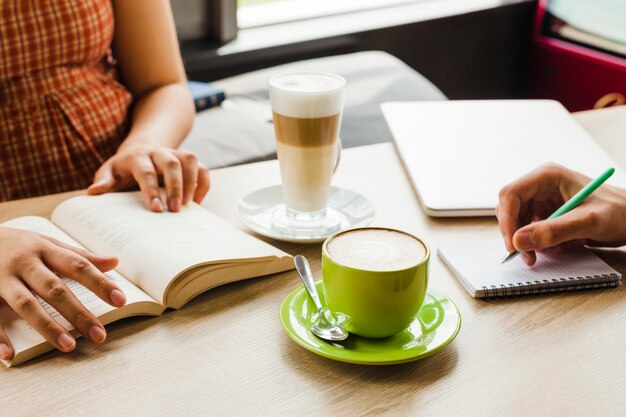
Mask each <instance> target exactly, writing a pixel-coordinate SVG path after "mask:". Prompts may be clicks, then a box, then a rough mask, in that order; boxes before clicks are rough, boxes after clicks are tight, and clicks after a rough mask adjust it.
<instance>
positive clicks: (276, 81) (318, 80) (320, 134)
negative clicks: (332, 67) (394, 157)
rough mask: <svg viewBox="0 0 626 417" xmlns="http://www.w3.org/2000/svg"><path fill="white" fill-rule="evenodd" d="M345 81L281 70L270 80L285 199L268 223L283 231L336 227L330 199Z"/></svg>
mask: <svg viewBox="0 0 626 417" xmlns="http://www.w3.org/2000/svg"><path fill="white" fill-rule="evenodd" d="M345 83H346V82H345V80H344V79H343V78H342V77H340V76H338V75H335V74H330V73H321V72H299V73H289V74H281V75H277V76H275V77H272V78H271V79H270V81H269V93H270V101H271V105H272V112H273V121H274V130H275V133H276V150H277V153H278V160H279V164H280V173H281V179H282V189H283V199H284V207H281V208H279V209H278V210H276V211H275V212H274V214H273V219H272V223H273V227H275V228H277V229H279V230H281V231H282V232H293V233H295V234H298V235H311V234H327V233H332V232H333V231H336V230H338V228H339V223H340V219H339V216H338V214H337V213H336V212H335V211H334V210H333V209H331V208H329V207H328V198H329V191H330V183H331V178H332V175H333V172H334V170H335V168H336V166H337V163H338V161H339V155H340V152H341V143H340V140H339V128H340V125H341V115H342V109H343V103H344V95H345V93H344V87H345Z"/></svg>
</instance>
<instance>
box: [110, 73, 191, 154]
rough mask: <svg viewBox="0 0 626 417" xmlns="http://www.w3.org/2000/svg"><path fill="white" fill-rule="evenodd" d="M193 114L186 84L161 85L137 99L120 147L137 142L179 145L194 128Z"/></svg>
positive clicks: (123, 148)
mask: <svg viewBox="0 0 626 417" xmlns="http://www.w3.org/2000/svg"><path fill="white" fill-rule="evenodd" d="M194 114H195V110H194V107H193V100H192V98H191V95H190V93H189V90H188V89H187V86H186V84H183V83H176V84H168V85H164V86H162V87H158V88H156V89H154V90H152V91H150V92H148V93H146V94H145V95H144V96H142V97H140V98H139V99H138V100H137V101H136V103H135V106H134V109H133V114H132V118H131V126H130V131H129V133H128V136H127V138H126V140H125V141H124V143H122V145H121V146H120V148H119V150H126V149H129V148H131V147H134V146H138V145H161V146H166V147H168V148H177V147H178V145H180V143H181V142H182V141H183V139H184V138H185V136H186V135H187V133H188V132H189V129H191V125H192V123H193V117H194ZM119 150H118V151H119Z"/></svg>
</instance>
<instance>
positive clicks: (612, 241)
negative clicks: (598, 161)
mask: <svg viewBox="0 0 626 417" xmlns="http://www.w3.org/2000/svg"><path fill="white" fill-rule="evenodd" d="M609 171H610V172H609ZM611 174H612V171H611V170H607V171H606V172H605V173H604V174H603V175H601V176H600V177H599V178H597V179H596V180H595V181H594V182H593V184H590V183H591V182H592V181H591V179H590V178H588V177H586V176H584V175H583V174H580V173H578V172H575V171H572V170H570V169H567V168H565V167H562V166H560V165H556V164H549V165H544V166H541V167H539V168H538V169H536V170H534V171H532V172H530V173H529V174H526V175H525V176H523V177H521V178H519V179H518V180H516V181H514V182H512V183H511V184H509V185H507V186H505V187H503V188H502V190H501V191H500V197H499V203H498V207H497V208H496V215H497V217H498V222H499V224H500V232H501V233H502V236H503V238H504V242H505V246H506V249H507V251H509V253H510V255H511V256H514V253H515V252H516V251H520V252H521V253H522V257H523V259H524V261H525V262H526V264H528V265H533V264H534V263H535V261H536V255H535V251H546V252H555V253H558V252H560V251H561V250H562V249H563V247H564V246H568V245H581V244H587V245H595V246H621V245H623V244H625V243H626V190H624V189H621V188H617V187H613V186H609V185H606V184H604V185H603V186H601V187H600V185H601V184H602V183H603V182H604V181H606V179H607V178H608V177H609V176H610V175H611ZM604 177H606V178H604ZM588 185H589V188H587V190H586V191H585V192H584V193H582V194H586V195H584V196H582V198H581V195H582V194H579V195H578V196H577V198H575V199H573V198H572V197H574V196H575V195H576V194H577V193H579V192H580V191H581V190H583V189H584V188H585V187H586V186H588ZM598 187H599V188H598ZM596 188H597V189H596ZM590 190H591V191H590ZM594 190H595V191H594ZM589 191H590V192H589ZM591 193H592V194H591ZM570 200H572V201H571V202H570ZM563 206H565V207H564V208H562V207H563Z"/></svg>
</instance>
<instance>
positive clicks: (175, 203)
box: [170, 197, 180, 211]
mask: <svg viewBox="0 0 626 417" xmlns="http://www.w3.org/2000/svg"><path fill="white" fill-rule="evenodd" d="M170 210H172V211H178V210H180V198H179V197H173V198H172V199H171V200H170Z"/></svg>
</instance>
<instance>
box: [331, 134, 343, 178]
mask: <svg viewBox="0 0 626 417" xmlns="http://www.w3.org/2000/svg"><path fill="white" fill-rule="evenodd" d="M341 148H342V146H341V138H340V137H337V159H335V167H334V168H333V175H334V174H335V171H337V168H338V167H339V161H340V160H341Z"/></svg>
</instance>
